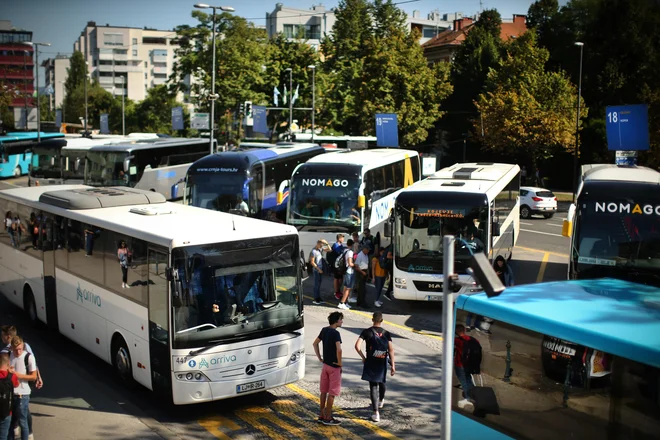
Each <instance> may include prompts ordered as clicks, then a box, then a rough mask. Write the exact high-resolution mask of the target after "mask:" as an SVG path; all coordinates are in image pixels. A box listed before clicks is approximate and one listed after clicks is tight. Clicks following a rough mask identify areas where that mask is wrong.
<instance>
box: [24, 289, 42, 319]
mask: <svg viewBox="0 0 660 440" xmlns="http://www.w3.org/2000/svg"><path fill="white" fill-rule="evenodd" d="M23 310H25V313H27V316H28V319H29V320H30V323H31V324H32V325H33V326H37V324H38V323H39V316H38V315H37V304H36V303H35V301H34V295H33V294H32V289H30V287H29V286H26V287H25V291H24V292H23Z"/></svg>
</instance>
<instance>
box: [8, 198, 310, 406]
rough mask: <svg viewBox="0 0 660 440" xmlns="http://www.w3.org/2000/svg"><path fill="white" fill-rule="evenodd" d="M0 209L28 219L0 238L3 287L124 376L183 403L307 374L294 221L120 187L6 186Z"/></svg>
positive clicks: (265, 386)
mask: <svg viewBox="0 0 660 440" xmlns="http://www.w3.org/2000/svg"><path fill="white" fill-rule="evenodd" d="M0 210H1V211H2V213H3V214H6V215H7V216H8V217H9V216H11V218H12V219H13V218H14V217H16V216H20V218H21V219H22V222H23V224H24V225H25V226H26V230H25V231H24V232H22V233H21V234H16V233H14V234H10V233H9V232H8V231H7V230H6V229H5V228H3V229H2V231H1V232H0V290H1V291H2V293H4V295H5V296H6V297H7V298H8V299H9V301H11V302H12V303H13V304H15V305H16V306H18V307H20V308H23V309H24V310H25V311H26V313H27V315H28V317H29V318H30V320H32V321H35V322H36V321H42V322H44V323H46V324H47V325H48V327H50V328H51V329H53V330H54V331H59V332H60V333H61V334H62V335H64V336H66V337H67V338H69V339H71V340H72V341H74V342H76V343H78V344H79V345H81V346H82V347H84V348H86V349H87V350H89V351H90V352H91V353H93V354H95V355H96V356H98V357H99V358H101V359H103V360H104V361H106V362H108V363H110V364H112V366H113V367H114V369H115V370H116V372H117V373H118V375H119V376H120V377H121V378H122V379H123V380H125V381H126V382H132V381H135V382H138V383H140V384H141V385H143V386H144V387H146V388H148V389H150V390H153V391H154V392H158V393H160V394H162V395H164V396H168V397H169V398H170V399H171V400H172V401H173V403H175V404H190V403H197V402H205V401H211V400H219V399H225V398H230V397H233V396H236V395H241V394H247V393H252V392H256V391H262V390H267V389H269V388H273V387H277V386H281V385H284V384H287V383H291V382H295V381H297V380H299V379H301V378H302V377H303V376H304V374H305V357H304V347H305V345H304V339H305V338H304V328H303V309H302V307H303V303H302V284H301V279H300V275H299V273H300V267H299V266H300V259H299V253H298V252H299V250H298V249H299V248H298V233H297V231H296V229H295V228H294V227H292V226H288V225H283V224H277V223H272V222H266V221H262V220H256V219H251V218H245V217H239V216H234V215H231V214H225V213H220V212H217V211H211V210H206V209H201V208H195V207H191V206H185V205H181V204H176V203H170V202H166V201H165V198H164V197H163V195H161V194H157V193H153V192H149V191H143V190H136V189H132V188H124V187H108V188H93V187H89V186H84V185H62V186H59V187H48V186H45V187H41V186H39V187H32V188H18V189H11V190H5V191H0ZM195 225H197V226H195ZM122 243H125V244H126V249H127V251H125V255H126V259H125V262H126V264H125V266H126V268H125V269H122V266H121V265H120V264H119V259H118V256H119V254H118V250H119V249H120V248H121V247H122ZM123 253H124V251H122V254H123Z"/></svg>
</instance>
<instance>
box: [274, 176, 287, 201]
mask: <svg viewBox="0 0 660 440" xmlns="http://www.w3.org/2000/svg"><path fill="white" fill-rule="evenodd" d="M288 187H289V181H288V180H284V181H282V182H281V183H280V187H279V188H278V189H277V204H278V205H281V204H282V202H283V201H284V190H285V189H287V188H288Z"/></svg>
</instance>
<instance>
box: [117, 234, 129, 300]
mask: <svg viewBox="0 0 660 440" xmlns="http://www.w3.org/2000/svg"><path fill="white" fill-rule="evenodd" d="M128 256H129V252H128V248H127V247H126V242H125V241H124V240H122V241H121V244H120V245H119V249H118V250H117V259H119V265H120V266H121V288H122V289H130V288H131V286H129V285H128Z"/></svg>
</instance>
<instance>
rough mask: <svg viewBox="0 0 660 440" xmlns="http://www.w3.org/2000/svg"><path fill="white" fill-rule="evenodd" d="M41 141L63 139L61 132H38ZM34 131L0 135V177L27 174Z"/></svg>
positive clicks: (36, 136) (35, 135) (34, 141)
mask: <svg viewBox="0 0 660 440" xmlns="http://www.w3.org/2000/svg"><path fill="white" fill-rule="evenodd" d="M40 136H41V141H42V142H44V141H47V140H51V139H64V134H62V133H40ZM38 137H39V136H38V134H37V133H36V132H31V131H26V132H16V133H7V135H6V136H0V177H19V176H22V175H24V174H27V172H28V170H29V168H30V165H32V160H33V159H32V151H31V149H32V148H33V147H34V146H35V145H36V144H37V139H38Z"/></svg>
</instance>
